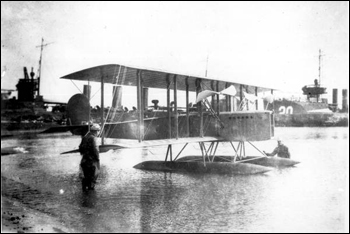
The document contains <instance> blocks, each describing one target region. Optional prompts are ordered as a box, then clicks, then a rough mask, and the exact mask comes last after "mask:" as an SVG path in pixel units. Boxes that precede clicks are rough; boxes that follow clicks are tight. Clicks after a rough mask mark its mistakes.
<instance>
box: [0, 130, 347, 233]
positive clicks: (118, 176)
mask: <svg viewBox="0 0 350 234" xmlns="http://www.w3.org/2000/svg"><path fill="white" fill-rule="evenodd" d="M275 133H276V136H278V137H281V138H282V139H283V142H284V144H285V145H287V146H288V147H289V150H290V152H291V155H292V159H294V160H297V161H300V162H301V163H300V164H298V165H296V166H295V167H292V168H287V169H282V170H277V169H276V170H273V171H272V172H269V173H267V174H263V175H252V176H223V175H210V174H207V175H193V174H179V173H169V172H168V173H164V172H150V171H142V170H137V169H134V168H133V166H134V165H136V164H137V163H139V162H141V161H145V160H162V159H164V155H165V153H166V147H154V148H152V149H149V150H145V149H123V150H119V151H109V152H107V153H104V154H101V156H100V158H101V174H100V177H99V180H98V184H97V186H96V190H95V191H90V192H89V193H83V192H82V191H81V184H80V179H79V162H80V158H81V156H80V155H79V154H77V153H76V154H65V155H60V153H61V152H64V151H69V150H72V149H76V148H77V146H78V145H79V143H80V138H79V137H77V136H70V135H48V136H37V137H31V138H23V139H18V138H17V139H6V140H1V144H2V147H8V146H20V147H24V148H25V149H26V150H28V153H24V154H14V155H9V156H3V157H2V158H1V178H2V196H6V197H8V198H10V199H15V200H18V201H21V202H22V203H23V204H24V205H25V206H28V207H30V208H34V209H36V210H39V211H41V212H44V213H47V214H50V215H52V216H54V217H58V218H59V219H60V220H61V221H62V222H63V223H65V224H66V225H67V226H69V227H72V228H73V229H74V230H76V231H77V232H342V231H344V225H345V222H348V221H347V220H346V219H345V211H346V206H347V204H346V198H347V199H348V192H347V191H348V186H347V182H348V181H347V178H348V177H347V176H348V170H349V169H348V165H349V159H348V155H349V148H348V140H349V139H348V128H276V131H275ZM255 144H256V145H257V146H258V147H259V148H261V149H263V150H266V151H272V150H273V149H274V147H275V145H276V142H275V141H266V142H256V143H255ZM174 148H175V149H174V150H175V151H179V150H180V149H181V146H176V147H174ZM246 152H247V154H250V155H253V154H257V152H256V151H255V150H254V149H253V148H248V146H247V151H246ZM199 153H200V151H199V146H198V145H190V146H189V147H187V148H186V149H185V151H184V152H183V155H186V154H199ZM219 153H222V154H232V153H233V150H232V148H231V146H230V145H229V144H223V145H222V146H221V147H220V148H219V152H218V154H219Z"/></svg>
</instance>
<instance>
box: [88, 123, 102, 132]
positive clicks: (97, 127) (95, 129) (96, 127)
mask: <svg viewBox="0 0 350 234" xmlns="http://www.w3.org/2000/svg"><path fill="white" fill-rule="evenodd" d="M100 130H101V127H100V125H98V124H93V125H92V126H91V128H90V131H100Z"/></svg>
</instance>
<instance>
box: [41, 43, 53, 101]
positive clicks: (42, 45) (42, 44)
mask: <svg viewBox="0 0 350 234" xmlns="http://www.w3.org/2000/svg"><path fill="white" fill-rule="evenodd" d="M52 43H53V42H50V43H46V44H44V38H41V45H40V46H37V47H40V59H39V69H38V96H39V95H40V77H41V64H42V60H43V49H44V46H47V45H49V44H52Z"/></svg>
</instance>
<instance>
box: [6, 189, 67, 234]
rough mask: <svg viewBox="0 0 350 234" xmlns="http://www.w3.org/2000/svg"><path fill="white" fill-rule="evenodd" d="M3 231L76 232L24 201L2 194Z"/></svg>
mask: <svg viewBox="0 0 350 234" xmlns="http://www.w3.org/2000/svg"><path fill="white" fill-rule="evenodd" d="M1 212H2V214H1V223H2V225H1V232H2V233H66V232H68V233H69V232H74V230H72V229H69V228H67V227H65V226H64V224H61V223H60V222H59V221H58V219H57V218H55V217H52V216H50V215H48V214H45V213H43V212H39V211H36V210H34V209H31V208H28V207H26V206H25V205H24V204H23V203H21V202H18V201H14V200H10V199H8V198H5V197H3V196H1Z"/></svg>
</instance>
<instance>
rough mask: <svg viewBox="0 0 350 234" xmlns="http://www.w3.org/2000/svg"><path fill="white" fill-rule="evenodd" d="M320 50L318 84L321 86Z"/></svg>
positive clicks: (319, 56)
mask: <svg viewBox="0 0 350 234" xmlns="http://www.w3.org/2000/svg"><path fill="white" fill-rule="evenodd" d="M321 56H322V55H321V49H319V55H318V83H319V85H320V86H321Z"/></svg>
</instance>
